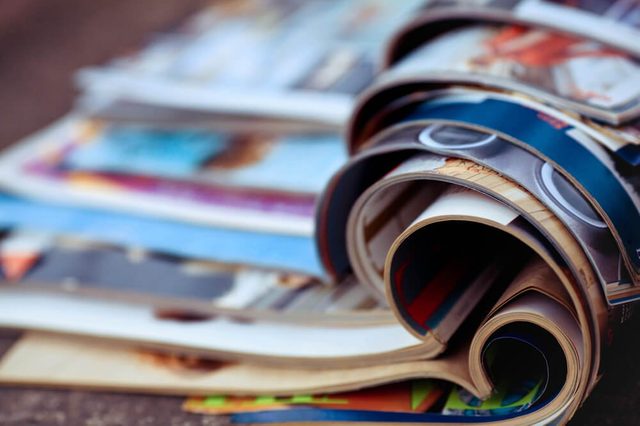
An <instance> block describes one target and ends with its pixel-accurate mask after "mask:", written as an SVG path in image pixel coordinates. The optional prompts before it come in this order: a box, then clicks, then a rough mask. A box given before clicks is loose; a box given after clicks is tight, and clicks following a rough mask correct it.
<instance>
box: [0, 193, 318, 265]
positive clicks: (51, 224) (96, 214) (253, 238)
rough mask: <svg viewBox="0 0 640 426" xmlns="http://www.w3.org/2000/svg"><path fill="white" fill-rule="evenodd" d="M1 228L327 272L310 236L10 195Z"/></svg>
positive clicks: (0, 215)
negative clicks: (77, 206)
mask: <svg viewBox="0 0 640 426" xmlns="http://www.w3.org/2000/svg"><path fill="white" fill-rule="evenodd" d="M0 227H9V228H27V229H33V230H42V231H50V232H56V233H60V234H72V235H76V236H78V237H82V238H85V239H89V240H94V241H103V242H108V243H113V244H120V245H125V246H133V247H140V248H145V249H149V250H154V251H158V252H164V253H168V254H173V255H177V256H184V257H192V258H196V259H211V260H217V261H221V262H230V263H240V264H251V265H256V266H263V267H271V268H281V269H286V270H292V271H298V272H303V273H309V274H312V275H316V276H319V275H322V274H323V273H322V267H321V266H320V261H319V259H318V256H317V254H316V249H315V245H314V242H313V239H312V238H311V237H299V236H290V235H276V234H267V233H259V232H248V231H240V230H234V229H226V228H216V227H210V226H198V225H191V224H188V223H181V222H172V221H168V220H161V219H153V218H147V217H143V216H136V215H128V214H121V213H113V212H105V211H101V210H91V209H82V208H75V207H65V206H59V205H53V204H48V203H43V202H34V201H27V200H24V199H20V198H16V197H13V196H10V195H6V194H0Z"/></svg>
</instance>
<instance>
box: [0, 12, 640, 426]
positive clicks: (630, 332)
mask: <svg viewBox="0 0 640 426" xmlns="http://www.w3.org/2000/svg"><path fill="white" fill-rule="evenodd" d="M208 2H209V1H207V0H162V1H154V0H84V1H83V0H46V1H45V0H2V2H1V3H0V146H1V147H4V146H7V145H8V144H11V143H13V142H16V141H17V140H18V139H19V138H21V137H23V136H26V135H27V134H29V133H31V132H33V131H35V130H38V129H39V128H42V127H43V126H45V125H47V124H48V123H50V122H52V121H53V120H55V119H56V118H58V117H60V116H61V115H63V114H65V113H66V112H67V111H68V110H69V108H70V107H71V105H72V101H73V99H74V97H75V94H76V92H75V90H74V86H73V81H72V75H73V72H74V71H75V70H76V69H77V68H78V67H81V66H86V65H91V64H101V63H103V62H105V61H106V60H108V59H110V58H112V57H114V56H116V55H121V54H123V53H126V52H127V51H129V50H132V49H135V48H136V47H138V46H140V45H141V44H142V43H144V42H145V41H146V40H148V38H149V37H150V35H151V34H153V33H154V32H157V31H162V30H163V29H166V28H168V27H171V26H173V25H175V24H176V23H178V22H180V20H181V19H183V18H184V17H186V16H188V15H189V14H191V13H193V12H195V11H196V10H198V9H199V8H200V7H201V6H203V5H205V4H207V3H208ZM639 334H640V317H639V316H636V318H635V319H633V320H632V321H631V323H630V324H629V325H628V326H627V328H626V329H625V330H624V331H623V332H622V334H621V335H620V336H619V338H618V339H617V342H616V344H615V346H614V348H613V351H611V352H612V353H611V357H610V359H609V360H608V362H607V365H606V367H605V372H606V374H605V376H604V378H603V379H602V380H601V382H600V384H599V385H598V386H597V388H596V389H595V391H594V392H593V394H592V395H591V397H590V398H589V399H588V400H587V402H586V403H585V405H584V406H583V407H582V409H581V410H580V411H579V412H578V413H577V415H576V416H575V417H574V419H573V421H572V424H574V425H639V424H640V339H639V338H638V337H639ZM18 336H19V334H18V333H17V332H10V331H0V355H1V354H3V353H4V352H5V351H6V350H7V349H8V348H9V347H10V346H11V344H12V342H13V341H15V339H16V338H17V337H18ZM43 356H46V354H43ZM183 399H184V398H180V397H160V396H142V395H123V394H112V393H96V392H82V391H66V390H44V389H24V388H20V389H18V388H10V387H0V424H2V425H91V426H102V425H104V426H107V425H109V426H110V425H156V424H162V425H194V426H195V425H222V424H226V422H225V420H224V419H217V418H213V417H208V416H200V415H195V414H186V413H183V412H181V409H180V406H181V404H182V401H183Z"/></svg>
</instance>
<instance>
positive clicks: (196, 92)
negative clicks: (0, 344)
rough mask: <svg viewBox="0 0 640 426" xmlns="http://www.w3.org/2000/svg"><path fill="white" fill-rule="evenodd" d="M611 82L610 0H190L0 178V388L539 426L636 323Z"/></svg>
mask: <svg viewBox="0 0 640 426" xmlns="http://www.w3.org/2000/svg"><path fill="white" fill-rule="evenodd" d="M639 57H640V5H639V4H638V3H637V2H633V1H624V0H619V1H613V2H612V1H604V0H602V1H598V0H589V1H587V0H585V1H581V0H578V1H562V0H510V1H499V0H468V1H462V0H458V1H455V0H431V1H424V0H422V1H418V0H415V1H413V0H411V1H403V2H397V1H392V0H362V1H358V2H353V1H350V2H349V1H347V0H339V1H333V2H325V1H322V0H311V1H308V0H307V1H294V0H291V1H282V0H262V1H261V0H242V1H237V0H233V1H232V0H226V1H216V2H214V3H212V6H211V7H209V8H207V9H205V10H203V11H202V12H201V13H199V14H198V15H197V16H195V17H193V18H192V19H190V20H189V21H188V22H186V23H183V24H182V25H180V26H178V27H176V28H174V29H173V30H172V31H171V32H169V33H165V34H160V35H154V36H153V38H152V39H151V40H150V41H149V43H148V44H147V45H145V46H143V47H141V48H140V49H139V50H137V51H135V52H133V53H132V54H130V55H129V56H127V57H123V58H118V59H116V60H113V61H112V62H111V63H109V64H107V65H105V66H102V67H98V68H93V69H85V70H81V71H80V72H79V73H78V79H77V80H78V84H79V85H80V87H81V89H82V95H81V96H80V98H79V99H78V103H77V108H76V109H75V110H74V111H73V112H72V113H71V114H69V115H68V116H67V117H65V118H63V119H61V120H60V121H59V122H57V123H54V125H52V126H51V127H50V128H47V129H45V130H43V131H42V132H40V133H38V134H36V135H34V136H33V137H30V138H28V139H27V140H25V141H23V142H21V143H18V144H16V145H15V146H14V147H13V148H12V149H10V150H9V151H7V152H5V153H4V154H3V155H2V157H1V158H0V185H1V187H2V189H3V191H4V192H3V193H1V194H0V226H2V229H3V231H2V236H1V239H0V268H1V270H2V274H3V278H4V281H3V283H2V284H1V285H0V326H2V327H11V328H20V329H26V330H30V331H29V332H28V333H26V334H24V336H23V337H22V338H21V339H20V340H19V341H18V342H17V343H16V344H15V345H14V346H13V347H12V348H11V350H10V351H9V352H8V353H7V354H6V355H5V356H4V358H2V360H0V382H2V383H13V384H37V385H49V386H66V387H68V386H73V387H84V388H91V389H109V390H122V391H129V392H148V393H163V394H175V395H190V396H191V397H190V398H188V399H187V400H186V402H185V404H184V409H185V410H188V411H194V412H201V413H210V414H231V417H230V421H231V422H233V423H240V424H242V423H251V424H260V423H279V424H281V423H293V424H296V423H297V424H315V423H330V424H336V423H344V424H346V423H352V422H357V423H359V424H363V423H371V424H373V423H375V424H380V423H382V424H398V423H416V424H417V423H436V424H440V423H464V422H473V423H478V422H481V423H500V424H563V423H566V422H567V421H568V420H569V419H570V418H571V417H572V416H573V415H574V413H575V412H576V410H577V409H578V408H579V407H580V405H581V404H582V402H583V401H584V400H585V399H586V398H587V396H588V395H589V393H590V392H591V391H592V390H593V388H594V386H595V385H596V383H597V381H598V379H599V378H600V377H601V375H602V374H603V365H604V362H603V361H604V360H605V358H606V356H607V350H608V348H609V347H610V345H611V344H612V342H613V341H614V340H615V338H616V336H617V335H618V333H619V331H620V328H621V326H622V325H623V324H624V323H625V322H626V321H627V320H628V319H629V318H630V317H631V314H632V311H633V308H634V306H635V303H634V302H636V301H637V300H638V299H640V62H639V61H638V59H637V58H639ZM343 130H344V133H341V132H342V131H343ZM342 135H344V136H342Z"/></svg>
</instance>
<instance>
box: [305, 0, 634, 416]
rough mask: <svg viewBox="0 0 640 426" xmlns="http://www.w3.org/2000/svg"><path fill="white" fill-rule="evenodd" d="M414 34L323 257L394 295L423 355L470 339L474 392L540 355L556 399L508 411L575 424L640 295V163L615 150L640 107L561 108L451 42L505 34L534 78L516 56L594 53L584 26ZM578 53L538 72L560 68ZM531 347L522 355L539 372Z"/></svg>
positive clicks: (379, 102)
mask: <svg viewBox="0 0 640 426" xmlns="http://www.w3.org/2000/svg"><path fill="white" fill-rule="evenodd" d="M426 16H430V17H433V16H434V14H429V13H427V14H426ZM430 25H431V24H430ZM432 26H433V25H432ZM409 28H410V29H411V31H414V29H415V28H414V27H412V26H411V25H410V26H409ZM429 28H430V27H429V25H425V27H424V28H423V33H424V34H429ZM405 33H406V30H405ZM402 34H403V32H402V31H401V32H400V36H398V37H396V39H395V42H394V43H392V44H391V45H390V51H389V52H388V58H390V60H389V62H388V66H387V69H386V70H385V71H384V72H383V73H382V75H381V76H380V78H379V79H378V82H377V83H376V84H374V85H373V87H372V88H370V89H369V90H368V91H367V92H366V93H365V95H364V96H363V97H361V99H360V102H359V104H358V106H357V107H356V109H355V111H354V113H353V115H352V119H351V123H350V127H349V129H348V140H347V143H348V148H349V150H350V152H351V159H350V161H349V162H348V164H346V165H345V166H344V167H343V168H342V169H341V170H340V171H339V172H338V173H337V174H336V175H335V176H334V178H333V179H332V181H331V182H330V183H329V185H328V187H327V189H326V191H325V193H324V196H323V198H322V201H321V203H320V206H319V210H318V217H317V242H318V247H319V250H320V254H321V258H322V260H323V263H324V265H325V267H326V268H327V270H329V271H330V272H331V273H332V274H334V275H335V276H337V277H343V276H348V275H350V274H354V275H355V276H356V277H357V278H358V279H359V281H360V282H362V283H363V284H365V285H367V286H368V287H369V288H370V290H371V291H372V292H374V293H376V294H377V295H378V297H379V299H380V300H383V301H386V302H387V303H388V304H389V305H390V307H391V309H392V311H393V312H394V314H395V315H396V317H397V318H398V320H399V321H400V323H401V324H402V325H403V326H404V327H405V329H407V330H408V331H409V332H411V333H412V334H413V335H414V336H415V337H416V338H418V339H420V340H422V341H423V342H424V348H425V352H424V355H425V356H427V357H435V358H436V359H439V358H442V357H444V358H447V357H449V356H451V354H452V352H453V353H455V348H458V347H460V345H461V342H466V343H462V346H465V344H466V345H468V346H466V347H468V348H469V349H468V350H469V352H468V356H469V358H468V359H469V360H471V361H470V362H469V368H468V374H469V377H470V378H471V383H470V385H472V386H470V387H469V389H470V390H473V391H475V392H477V395H484V396H486V395H489V394H490V393H491V391H492V390H493V391H494V392H495V391H496V387H495V386H496V384H497V383H499V382H500V377H501V375H503V376H504V375H505V374H510V375H512V376H513V375H515V376H517V377H520V376H518V374H519V373H517V372H514V371H513V370H512V369H513V368H514V367H513V366H514V364H518V363H519V362H518V361H517V360H516V359H514V358H509V357H508V356H506V355H505V354H510V353H516V351H517V349H516V348H517V347H518V346H520V345H523V344H524V345H525V346H526V345H528V348H530V349H531V348H535V349H533V352H536V351H540V352H539V353H540V354H542V355H541V356H542V358H544V359H545V360H546V362H547V364H544V363H543V364H544V365H546V367H545V368H547V367H548V369H545V368H542V369H540V370H538V373H535V374H534V375H536V374H537V375H538V377H539V379H540V378H541V377H547V379H540V381H539V382H538V383H540V387H539V388H538V391H539V393H540V394H541V395H544V396H542V397H541V399H537V400H536V402H534V403H532V404H531V405H530V406H529V407H528V408H527V409H526V410H523V411H521V412H519V413H518V414H517V415H515V416H514V417H511V418H510V419H508V420H506V421H507V422H513V423H517V424H533V423H537V422H541V423H545V424H546V423H556V422H559V423H564V422H566V421H568V419H569V418H571V416H572V414H573V413H574V412H575V410H576V409H577V408H578V407H579V406H580V404H581V403H582V401H583V400H584V399H585V398H586V397H587V396H588V394H589V392H590V390H591V389H592V387H593V386H594V384H595V383H596V381H597V377H598V376H599V375H600V374H601V372H602V367H603V365H602V359H603V358H604V354H605V353H606V349H607V346H608V344H609V343H610V341H611V338H612V336H614V335H615V329H616V328H617V326H618V325H620V324H621V323H622V322H624V321H625V320H626V319H627V318H628V317H629V315H630V313H631V312H632V310H633V304H632V303H631V302H633V301H635V300H637V298H638V295H639V294H640V291H639V290H640V287H638V284H639V281H638V264H639V263H640V256H639V255H638V253H640V251H638V249H639V248H640V244H638V242H639V240H637V239H636V238H637V237H636V236H635V234H637V233H638V232H639V231H640V228H639V227H638V225H637V224H638V223H640V217H638V212H639V211H640V200H639V199H638V190H639V188H640V185H639V181H638V177H639V173H638V171H637V168H636V164H634V163H633V161H630V159H631V157H630V156H625V155H623V154H622V153H621V151H625V150H626V152H629V150H630V149H631V150H632V149H634V148H629V146H628V144H635V143H637V137H634V136H633V135H634V130H632V129H635V124H634V120H637V116H636V115H637V112H635V111H634V110H633V109H629V110H628V111H627V113H626V115H624V114H623V115H618V116H617V118H616V120H618V122H617V123H616V127H613V126H606V125H604V124H602V122H603V121H602V120H603V119H604V118H605V117H604V116H598V120H599V121H594V120H595V118H594V117H595V116H597V115H598V114H593V112H594V110H595V109H592V108H591V106H593V105H594V101H593V98H591V100H589V97H588V96H587V97H584V98H582V99H577V98H576V99H573V100H571V99H569V100H567V98H566V96H565V95H563V94H562V93H561V90H556V89H558V87H557V86H553V85H550V84H547V83H548V80H547V81H546V82H544V81H543V83H544V84H543V83H540V80H536V79H535V78H531V74H530V73H527V72H523V73H522V74H521V75H519V74H517V73H515V72H514V73H511V72H505V71H504V68H501V67H499V66H495V67H492V66H485V64H483V63H482V62H479V63H480V66H477V67H472V66H469V67H467V68H465V66H466V65H469V63H470V62H473V61H472V60H473V59H474V58H476V57H478V56H480V54H478V50H477V49H476V50H474V49H473V48H471V47H470V48H469V50H468V52H470V53H469V56H467V57H464V56H465V54H466V53H465V52H462V54H461V52H460V51H459V50H456V49H455V48H451V47H452V45H455V43H456V42H457V41H456V40H455V39H456V38H459V40H460V41H461V40H466V41H465V43H468V42H469V36H471V38H472V39H477V37H478V36H479V35H480V40H479V41H478V46H479V47H482V46H485V47H486V46H487V40H488V38H491V37H494V38H510V39H511V41H514V40H515V41H517V42H518V43H519V47H518V49H519V50H518V55H520V56H509V55H506V54H505V56H504V57H501V58H497V59H496V61H495V63H496V64H498V65H500V64H501V63H500V62H501V61H503V62H504V63H507V64H508V65H511V66H512V69H517V70H518V71H522V70H523V68H524V69H525V71H527V69H526V67H518V65H521V64H520V63H519V62H518V60H522V61H524V59H522V58H523V57H525V56H526V55H527V54H529V53H532V52H533V50H534V49H533V47H532V46H533V45H528V42H529V41H530V40H531V39H532V38H533V39H536V38H537V39H539V40H544V39H549V37H550V39H554V40H556V41H557V40H559V39H561V38H563V37H566V38H567V40H568V39H571V41H570V43H569V44H574V45H579V44H583V45H584V44H585V43H586V44H590V45H591V47H593V45H594V43H593V42H589V41H587V40H585V39H579V37H577V36H576V35H567V34H566V33H550V32H549V30H544V31H542V30H536V29H531V28H526V27H514V26H505V25H504V24H500V25H487V24H486V23H485V24H482V25H479V24H478V22H477V21H476V22H467V23H466V26H463V25H459V26H457V27H456V28H455V29H453V30H451V31H450V32H449V33H447V34H444V35H442V34H441V35H440V37H439V38H437V39H433V38H430V37H423V38H422V44H420V43H417V44H415V45H409V46H407V45H402V43H401V42H402V41H404V42H405V43H409V41H408V39H405V38H403V36H402ZM424 34H423V35H424ZM488 34H492V35H491V36H488V37H487V35H488ZM412 37H413V38H412V42H415V40H416V37H418V35H417V33H415V32H414V33H413V34H412ZM447 37H449V39H448V40H445V39H446V38H447ZM443 40H444V41H443ZM451 40H454V42H453V44H450V42H451ZM464 45H465V46H468V45H467V44H464ZM538 47H539V46H538ZM412 48H413V50H412ZM447 48H449V50H447ZM527 49H528V50H527ZM608 49H613V48H608ZM487 50H489V51H491V52H492V53H493V54H494V56H496V57H497V56H500V55H499V54H496V53H495V50H493V51H492V50H491V49H490V48H487ZM610 51H611V52H612V54H611V55H610V54H604V55H600V54H598V55H594V56H593V57H592V58H591V59H592V61H591V64H592V65H593V66H596V68H597V66H598V65H602V64H603V63H604V62H606V61H609V60H611V59H612V58H613V57H614V56H616V55H617V58H618V59H621V58H624V60H625V61H629V62H628V64H629V65H630V66H631V67H632V68H631V69H630V73H629V74H628V77H626V83H628V84H629V87H631V88H635V89H636V90H637V87H638V86H637V82H636V79H637V78H638V75H639V73H638V69H637V68H635V67H636V65H635V63H636V62H635V60H634V59H633V58H630V57H629V56H627V54H625V53H623V52H622V50H618V51H615V50H610ZM398 52H401V53H398ZM434 52H440V53H441V55H439V56H436V55H434ZM567 52H568V51H564V52H563V53H562V54H558V52H556V54H557V55H556V57H555V59H554V60H552V61H549V62H548V63H544V64H541V65H540V66H533V65H532V66H531V67H530V68H531V69H532V70H534V71H540V70H541V68H542V69H544V67H547V68H549V67H550V64H551V63H553V64H554V65H557V64H558V63H562V62H563V61H564V62H566V61H567ZM583 52H584V51H583ZM442 53H444V56H443V55H442ZM447 55H448V56H447ZM474 55H475V56H474ZM562 55H565V56H564V57H562V58H561V57H559V56H562ZM461 56H462V57H464V58H463V59H461V60H459V59H460V57H461ZM443 58H444V59H443ZM556 59H557V60H556ZM616 60H617V59H616ZM461 64H462V65H461ZM465 64H466V65H465ZM514 64H515V65H514ZM463 65H465V66H463ZM525 65H526V64H525ZM447 66H451V67H452V68H453V69H452V71H451V72H450V73H449V71H448V70H447ZM456 66H458V68H456ZM547 70H548V69H547ZM576 72H577V73H578V74H580V73H582V77H584V71H582V72H581V71H579V70H578V71H576ZM578 74H576V78H580V75H578ZM594 74H595V73H594ZM549 75H551V76H557V73H554V72H550V73H549ZM527 78H530V79H529V80H527ZM597 78H606V76H604V75H603V76H602V77H600V74H596V75H594V79H597ZM624 80H625V78H623V77H622V76H620V78H619V79H618V80H617V83H620V84H624V83H625V81H624ZM592 83H593V81H592ZM596 85H597V84H596ZM592 87H595V86H592ZM602 87H604V86H602ZM609 87H611V86H609ZM601 94H602V93H601ZM625 95H631V96H632V97H633V98H634V99H636V98H637V96H636V94H635V92H633V93H628V92H627V93H625ZM605 97H606V96H605ZM605 97H602V98H601V99H604V98H605ZM607 98H608V99H611V97H607ZM590 102H591V105H589V104H590ZM601 106H602V105H601ZM569 108H570V109H571V110H570V111H569V110H568V109H569ZM601 109H602V111H604V110H606V108H601ZM611 111H612V109H609V112H611ZM613 115H615V114H612V116H613ZM611 121H615V120H611ZM614 135H615V136H614ZM621 135H624V136H622V137H620V136H621ZM612 136H613V138H612ZM612 139H617V142H613V141H612ZM622 140H627V141H629V142H628V144H626V145H625V143H622V142H621V141H622ZM624 146H626V148H624V149H623V147H624ZM510 273H511V274H514V275H509V274H510ZM542 336H544V337H542ZM498 342H499V343H498ZM533 342H536V343H533ZM496 345H497V346H496ZM502 345H504V346H502ZM492 348H493V349H492ZM501 351H502V352H503V355H502V356H500V355H499V354H500V352H501ZM511 351H513V352H511ZM552 354H555V355H552ZM531 356H532V355H531V354H529V358H525V359H527V361H526V362H527V363H531V364H530V365H535V362H534V361H532V360H533V358H531ZM534 358H535V357H534ZM490 359H491V360H493V361H494V362H493V363H491V362H490ZM554 359H555V360H556V361H557V360H562V361H561V362H560V363H555V362H554V361H551V360H554ZM500 360H502V361H500ZM496 361H497V363H496ZM501 369H502V373H501ZM552 370H553V371H554V373H550V372H551V371H552ZM507 371H509V373H506V372H507ZM543 371H546V372H547V373H548V374H549V376H546V375H545V373H541V372H543ZM549 377H553V378H554V379H556V380H557V381H556V382H555V383H554V382H553V381H552V380H551V381H550V380H548V378H549ZM559 378H561V379H559ZM543 389H544V390H543ZM552 389H555V390H552ZM445 411H446V410H445ZM463 411H464V410H463ZM448 413H449V414H456V410H449V411H448ZM462 413H463V412H458V413H457V414H462ZM467 414H468V413H467ZM512 414H513V413H512ZM485 420H486V421H502V420H505V419H504V418H497V417H495V418H492V419H489V418H485ZM434 421H436V422H437V421H438V420H434Z"/></svg>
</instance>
